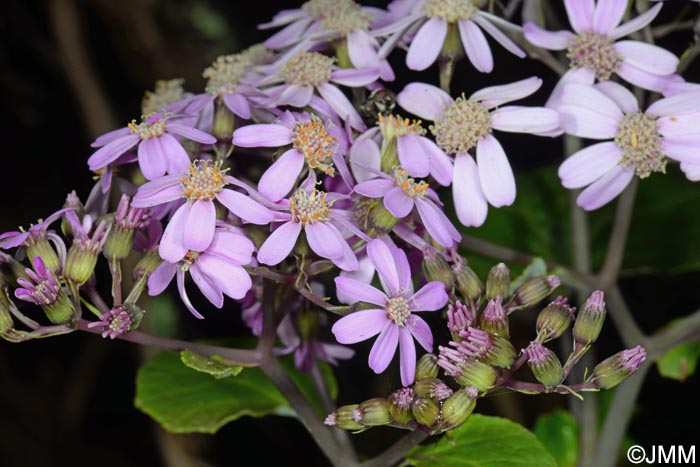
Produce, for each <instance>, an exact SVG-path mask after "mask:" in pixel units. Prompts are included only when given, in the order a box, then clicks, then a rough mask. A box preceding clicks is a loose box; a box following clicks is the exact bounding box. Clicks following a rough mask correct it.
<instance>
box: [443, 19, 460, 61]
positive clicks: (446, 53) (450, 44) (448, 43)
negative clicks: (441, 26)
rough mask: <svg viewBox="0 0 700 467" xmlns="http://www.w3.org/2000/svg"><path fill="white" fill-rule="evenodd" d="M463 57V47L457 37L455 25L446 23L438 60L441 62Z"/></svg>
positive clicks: (458, 36)
mask: <svg viewBox="0 0 700 467" xmlns="http://www.w3.org/2000/svg"><path fill="white" fill-rule="evenodd" d="M463 56H464V46H463V45H462V40H461V39H460V35H459V28H458V27H457V24H456V23H448V25H447V35H446V36H445V40H444V41H443V43H442V49H440V58H441V59H443V60H457V59H459V58H461V57H463Z"/></svg>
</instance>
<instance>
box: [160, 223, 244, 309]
mask: <svg viewBox="0 0 700 467" xmlns="http://www.w3.org/2000/svg"><path fill="white" fill-rule="evenodd" d="M254 250H255V245H254V244H253V242H252V241H250V239H249V238H248V237H246V236H245V235H244V234H243V232H242V231H241V230H240V229H237V228H236V227H233V226H230V225H227V224H224V223H223V222H218V223H217V226H216V231H215V232H214V240H213V241H212V242H211V244H210V245H209V246H208V247H207V248H206V249H205V250H204V251H188V252H187V253H186V254H185V255H184V257H183V258H181V259H180V260H179V261H174V262H170V261H168V260H166V261H164V262H163V263H161V264H160V266H158V268H156V270H155V271H153V273H152V274H151V276H150V277H149V278H148V293H149V295H151V296H155V295H159V294H161V293H162V292H163V291H164V290H165V288H166V287H167V286H168V284H170V282H171V281H172V280H173V277H176V279H177V288H178V292H179V293H180V298H181V299H182V301H183V303H184V304H185V306H186V307H187V309H188V310H190V312H191V313H192V314H193V315H194V316H196V317H197V318H199V319H203V318H204V317H203V316H202V315H201V314H200V313H199V312H198V311H197V310H196V309H195V308H194V306H192V303H191V302H190V299H189V297H188V296H187V291H186V290H185V274H186V273H187V272H189V273H190V274H191V275H192V279H194V282H195V284H197V287H199V290H200V291H201V292H202V294H204V296H205V297H206V298H207V300H209V301H210V302H211V303H212V305H214V306H215V307H217V308H221V307H222V306H223V305H224V294H225V295H227V296H229V297H231V298H233V299H242V298H243V297H245V295H246V292H248V290H250V288H251V287H252V285H253V282H252V280H251V278H250V275H249V274H248V272H247V271H246V270H245V269H244V268H243V266H244V265H248V264H250V263H251V261H252V259H253V256H252V255H253V251H254Z"/></svg>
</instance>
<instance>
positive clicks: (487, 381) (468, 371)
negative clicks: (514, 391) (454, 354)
mask: <svg viewBox="0 0 700 467" xmlns="http://www.w3.org/2000/svg"><path fill="white" fill-rule="evenodd" d="M457 367H458V368H459V372H458V374H456V375H455V376H453V377H454V380H455V381H456V382H457V384H459V385H460V386H462V387H464V388H467V387H470V386H474V387H475V388H476V389H477V390H478V391H479V392H486V391H488V390H489V389H491V388H493V387H494V386H495V385H496V378H497V377H498V372H497V371H496V370H495V369H494V368H493V367H492V366H491V365H488V364H486V363H484V362H480V361H479V360H477V359H475V358H468V359H466V361H464V362H462V363H460V364H458V365H457Z"/></svg>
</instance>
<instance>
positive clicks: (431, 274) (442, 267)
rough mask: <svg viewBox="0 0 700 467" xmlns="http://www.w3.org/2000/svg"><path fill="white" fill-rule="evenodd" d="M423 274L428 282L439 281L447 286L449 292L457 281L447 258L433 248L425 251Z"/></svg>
mask: <svg viewBox="0 0 700 467" xmlns="http://www.w3.org/2000/svg"><path fill="white" fill-rule="evenodd" d="M423 272H424V273H425V278H426V279H427V280H428V282H432V281H438V282H442V283H443V284H445V289H446V290H447V291H450V290H452V288H453V287H454V283H455V279H454V275H453V274H452V268H450V265H449V264H448V263H447V261H446V260H445V258H443V257H442V255H441V254H440V253H439V252H438V251H437V250H436V249H435V248H433V247H427V248H425V249H424V250H423Z"/></svg>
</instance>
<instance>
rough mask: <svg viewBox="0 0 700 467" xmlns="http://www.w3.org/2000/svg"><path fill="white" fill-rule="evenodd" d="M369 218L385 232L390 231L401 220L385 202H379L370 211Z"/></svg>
mask: <svg viewBox="0 0 700 467" xmlns="http://www.w3.org/2000/svg"><path fill="white" fill-rule="evenodd" d="M369 218H370V221H371V222H372V225H373V226H375V227H376V228H377V229H379V230H380V231H383V232H388V231H389V230H391V229H392V228H394V226H395V225H396V224H397V223H398V222H399V220H398V219H397V218H396V217H394V215H393V214H392V213H390V212H389V210H388V209H387V208H385V207H384V203H377V204H375V205H374V206H372V208H371V209H370V211H369Z"/></svg>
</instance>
